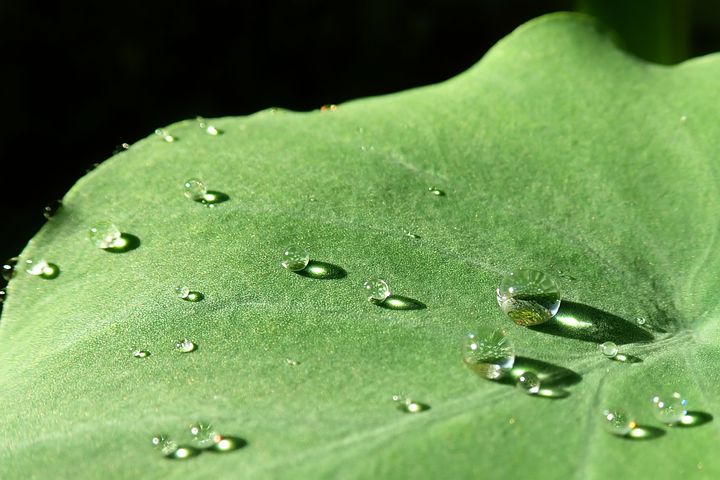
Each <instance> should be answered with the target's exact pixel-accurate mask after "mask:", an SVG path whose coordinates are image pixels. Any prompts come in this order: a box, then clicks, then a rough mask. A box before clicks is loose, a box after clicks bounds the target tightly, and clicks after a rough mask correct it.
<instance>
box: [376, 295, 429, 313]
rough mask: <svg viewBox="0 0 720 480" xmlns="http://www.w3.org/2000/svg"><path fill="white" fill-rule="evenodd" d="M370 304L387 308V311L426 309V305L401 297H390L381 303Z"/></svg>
mask: <svg viewBox="0 0 720 480" xmlns="http://www.w3.org/2000/svg"><path fill="white" fill-rule="evenodd" d="M372 303H374V304H375V305H377V306H378V307H382V308H387V309H388V310H423V309H425V308H427V305H425V304H424V303H422V302H421V301H419V300H415V299H414V298H410V297H404V296H402V295H390V296H389V297H388V298H386V299H385V300H383V301H382V302H372Z"/></svg>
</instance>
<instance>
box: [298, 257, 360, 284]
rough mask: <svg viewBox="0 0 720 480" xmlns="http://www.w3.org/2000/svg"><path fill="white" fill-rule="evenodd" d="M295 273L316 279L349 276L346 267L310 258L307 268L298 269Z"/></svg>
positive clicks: (333, 278) (334, 278)
mask: <svg viewBox="0 0 720 480" xmlns="http://www.w3.org/2000/svg"><path fill="white" fill-rule="evenodd" d="M294 273H297V274H298V275H300V276H301V277H307V278H314V279H315V280H338V279H341V278H345V277H347V272H346V271H345V269H344V268H342V267H339V266H337V265H333V264H332V263H328V262H321V261H319V260H310V262H308V264H307V266H306V267H305V268H303V269H302V270H296V271H295V272H294Z"/></svg>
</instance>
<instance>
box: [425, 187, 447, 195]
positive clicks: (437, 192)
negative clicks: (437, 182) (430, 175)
mask: <svg viewBox="0 0 720 480" xmlns="http://www.w3.org/2000/svg"><path fill="white" fill-rule="evenodd" d="M428 191H429V192H430V193H431V194H432V195H435V196H436V197H444V196H445V192H444V191H442V190H440V189H439V188H437V187H428Z"/></svg>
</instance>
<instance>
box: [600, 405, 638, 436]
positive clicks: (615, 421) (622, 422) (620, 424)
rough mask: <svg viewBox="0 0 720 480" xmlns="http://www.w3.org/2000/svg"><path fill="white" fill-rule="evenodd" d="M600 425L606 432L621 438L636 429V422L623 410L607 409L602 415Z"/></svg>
mask: <svg viewBox="0 0 720 480" xmlns="http://www.w3.org/2000/svg"><path fill="white" fill-rule="evenodd" d="M602 425H603V428H604V429H605V431H606V432H608V433H612V434H613V435H618V436H621V437H622V436H625V435H627V434H628V433H630V432H631V431H632V430H633V429H634V428H635V427H637V422H635V419H634V418H632V417H631V416H630V415H628V414H627V413H626V412H624V411H623V410H619V409H616V408H608V409H606V410H604V411H603V413H602Z"/></svg>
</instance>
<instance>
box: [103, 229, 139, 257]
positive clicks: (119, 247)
mask: <svg viewBox="0 0 720 480" xmlns="http://www.w3.org/2000/svg"><path fill="white" fill-rule="evenodd" d="M139 246H140V239H139V238H138V237H136V236H135V235H133V234H131V233H121V234H120V241H119V242H118V243H117V244H116V245H115V246H112V247H110V248H106V249H105V251H106V252H110V253H125V252H129V251H130V250H135V249H136V248H138V247H139Z"/></svg>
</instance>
